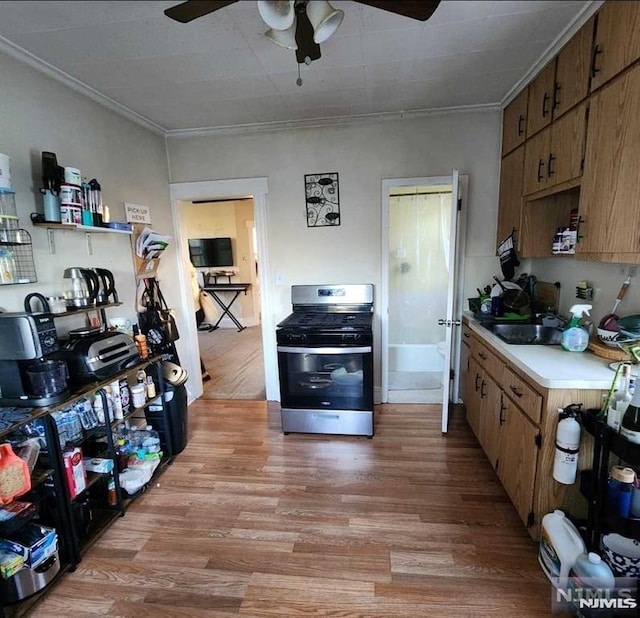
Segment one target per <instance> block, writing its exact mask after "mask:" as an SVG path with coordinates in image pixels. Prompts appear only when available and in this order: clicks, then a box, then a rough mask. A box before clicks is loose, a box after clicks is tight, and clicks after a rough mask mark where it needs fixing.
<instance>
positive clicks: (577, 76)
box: [552, 17, 595, 121]
mask: <svg viewBox="0 0 640 618" xmlns="http://www.w3.org/2000/svg"><path fill="white" fill-rule="evenodd" d="M594 22H595V17H592V18H591V19H590V20H589V21H587V22H586V23H585V24H584V26H582V28H580V30H578V32H576V34H575V35H574V36H573V37H571V40H570V41H569V42H568V43H567V44H566V45H565V46H564V47H563V48H562V50H561V51H560V53H559V54H558V57H557V60H556V79H555V85H554V90H553V104H552V107H553V120H554V121H556V120H557V119H558V118H560V116H562V115H563V114H565V113H566V112H568V111H569V110H570V109H571V108H573V107H574V106H575V105H577V104H578V103H580V102H581V101H582V100H583V99H585V98H586V97H587V95H588V94H589V74H590V71H591V48H592V41H593V29H594Z"/></svg>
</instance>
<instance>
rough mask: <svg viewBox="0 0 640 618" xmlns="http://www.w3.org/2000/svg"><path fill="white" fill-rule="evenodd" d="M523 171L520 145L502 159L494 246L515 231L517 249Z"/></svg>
mask: <svg viewBox="0 0 640 618" xmlns="http://www.w3.org/2000/svg"><path fill="white" fill-rule="evenodd" d="M523 171H524V146H520V147H519V148H516V149H515V150H514V151H513V152H511V153H509V154H508V155H507V156H506V157H504V158H503V159H502V167H501V168H500V197H499V204H498V231H497V238H496V246H497V245H499V244H500V243H501V242H502V241H503V240H504V239H505V238H507V237H508V236H509V234H511V232H513V231H515V233H516V234H515V237H516V249H519V247H518V245H519V244H520V243H519V238H520V214H521V212H522V173H523Z"/></svg>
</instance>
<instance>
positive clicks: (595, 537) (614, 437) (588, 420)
mask: <svg viewBox="0 0 640 618" xmlns="http://www.w3.org/2000/svg"><path fill="white" fill-rule="evenodd" d="M598 412H599V410H587V411H586V412H584V411H583V412H582V415H581V421H582V426H583V427H584V428H585V429H586V430H587V431H588V432H589V433H590V434H591V435H592V436H593V437H594V442H595V443H594V450H593V466H592V469H591V470H586V471H583V472H582V473H581V478H580V491H581V492H582V494H583V495H584V496H585V498H587V500H588V502H589V511H588V519H587V546H588V548H589V551H596V552H597V551H599V544H600V535H601V534H602V533H603V532H605V531H606V532H609V531H611V532H617V533H619V534H621V535H623V536H626V537H631V538H635V539H637V538H640V519H634V518H631V517H621V516H620V515H619V514H618V513H615V512H614V511H613V509H611V508H608V501H607V488H608V478H609V467H610V466H609V458H610V456H611V455H615V456H617V457H619V458H620V459H622V460H624V461H625V462H627V463H628V464H629V465H631V466H634V467H636V468H637V467H638V466H640V445H637V444H632V443H631V442H629V441H628V440H627V439H626V438H624V437H623V436H621V435H620V434H619V433H617V432H615V431H614V430H613V429H611V427H609V426H608V425H607V424H606V423H604V422H603V421H601V420H599V419H598V418H596V415H597V413H598Z"/></svg>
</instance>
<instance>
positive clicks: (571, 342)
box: [561, 305, 591, 352]
mask: <svg viewBox="0 0 640 618" xmlns="http://www.w3.org/2000/svg"><path fill="white" fill-rule="evenodd" d="M569 311H570V312H571V320H570V321H569V325H568V326H567V328H565V329H564V331H562V341H561V343H562V347H563V348H564V349H565V350H567V351H568V352H584V351H585V350H586V349H587V346H588V345H589V332H588V331H587V330H586V329H585V328H584V327H583V326H582V324H581V321H582V316H583V315H585V314H586V315H589V311H591V305H573V306H572V307H571V309H569Z"/></svg>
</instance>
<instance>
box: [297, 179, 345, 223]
mask: <svg viewBox="0 0 640 618" xmlns="http://www.w3.org/2000/svg"><path fill="white" fill-rule="evenodd" d="M304 188H305V192H306V200H307V227H323V226H327V225H340V192H339V189H338V172H332V173H329V174H305V176H304Z"/></svg>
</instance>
